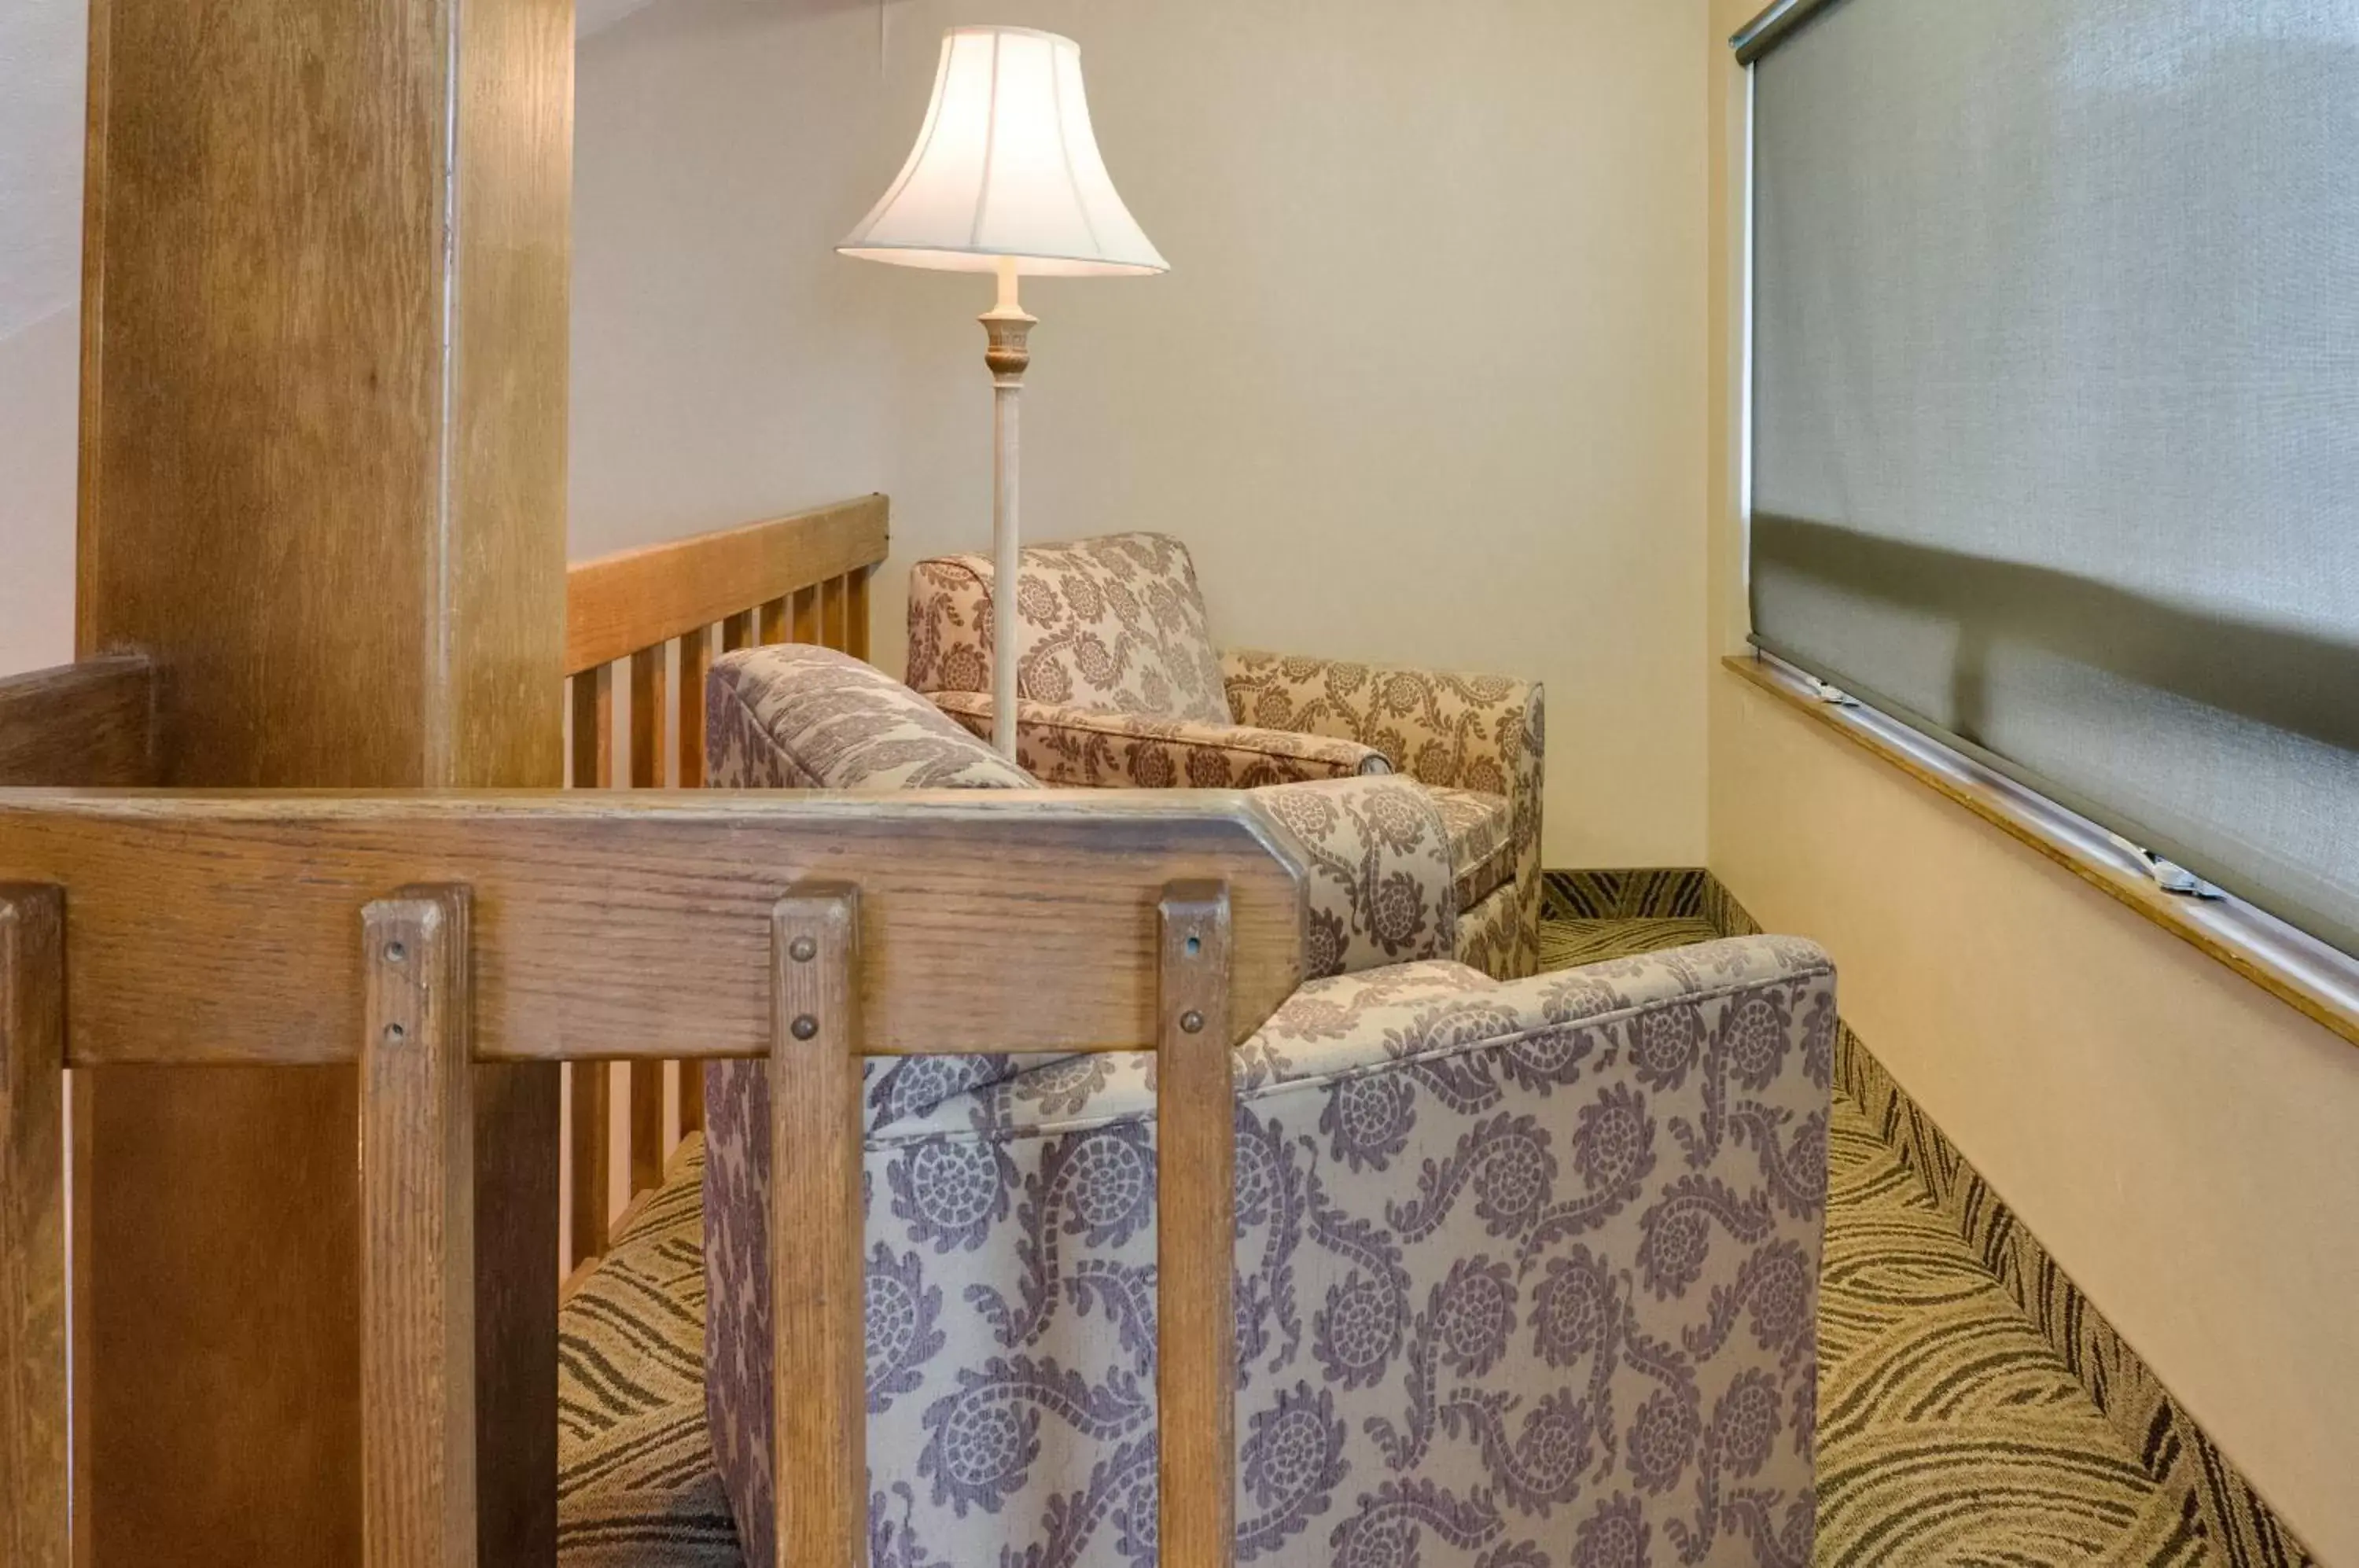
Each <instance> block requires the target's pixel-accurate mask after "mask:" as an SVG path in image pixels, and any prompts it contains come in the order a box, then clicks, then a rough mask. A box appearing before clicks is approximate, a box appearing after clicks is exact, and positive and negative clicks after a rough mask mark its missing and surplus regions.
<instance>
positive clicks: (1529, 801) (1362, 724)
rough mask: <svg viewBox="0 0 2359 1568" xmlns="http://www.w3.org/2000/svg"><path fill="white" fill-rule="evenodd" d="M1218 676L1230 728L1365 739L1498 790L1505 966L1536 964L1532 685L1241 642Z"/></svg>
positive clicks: (1425, 766) (1412, 772)
mask: <svg viewBox="0 0 2359 1568" xmlns="http://www.w3.org/2000/svg"><path fill="white" fill-rule="evenodd" d="M1221 675H1222V680H1223V684H1224V685H1225V686H1226V687H1227V689H1228V694H1229V711H1230V712H1231V713H1234V715H1235V716H1236V719H1237V722H1238V723H1240V724H1259V725H1263V726H1266V727H1267V728H1270V729H1281V730H1295V731H1298V732H1299V733H1301V734H1303V735H1325V736H1329V737H1332V738H1336V739H1342V740H1349V741H1353V742H1356V743H1358V744H1359V745H1362V746H1374V747H1375V748H1376V749H1377V750H1378V751H1381V752H1383V753H1384V754H1385V756H1386V757H1388V758H1390V759H1391V762H1392V766H1393V770H1394V771H1395V772H1397V773H1405V774H1407V775H1408V776H1409V777H1410V778H1412V779H1416V780H1417V781H1418V782H1419V783H1420V784H1430V785H1433V786H1435V787H1437V788H1439V789H1476V790H1481V791H1482V792H1484V793H1485V794H1491V795H1503V796H1505V797H1506V800H1507V811H1508V825H1507V832H1508V835H1509V838H1510V841H1511V842H1512V843H1513V844H1514V846H1515V866H1516V886H1517V889H1518V894H1517V897H1518V898H1519V901H1520V902H1521V903H1522V905H1523V907H1524V915H1523V920H1522V921H1521V926H1520V929H1519V933H1518V936H1517V942H1518V952H1517V957H1516V962H1515V964H1514V966H1513V968H1512V969H1511V970H1510V973H1521V974H1527V973H1529V972H1530V971H1531V969H1532V968H1533V967H1534V966H1535V965H1537V964H1538V960H1539V952H1538V945H1537V943H1538V916H1539V881H1540V795H1541V779H1542V763H1543V761H1544V757H1545V753H1546V750H1547V726H1546V724H1545V723H1544V702H1543V692H1542V691H1541V687H1540V683H1539V682H1538V681H1512V680H1509V679H1507V678H1506V677H1505V676H1499V675H1455V674H1449V673H1445V672H1442V671H1439V670H1412V669H1408V668H1407V667H1405V666H1401V665H1382V664H1355V663H1352V662H1349V661H1346V660H1343V659H1313V658H1306V657H1303V656H1300V655H1295V654H1277V653H1258V652H1254V651H1251V650H1248V649H1233V650H1231V651H1228V652H1224V653H1223V654H1222V655H1221Z"/></svg>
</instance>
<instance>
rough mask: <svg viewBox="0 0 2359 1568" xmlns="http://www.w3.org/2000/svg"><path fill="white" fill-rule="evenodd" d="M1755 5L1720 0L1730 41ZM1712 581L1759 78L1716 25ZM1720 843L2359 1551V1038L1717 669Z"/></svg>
mask: <svg viewBox="0 0 2359 1568" xmlns="http://www.w3.org/2000/svg"><path fill="white" fill-rule="evenodd" d="M1754 8H1755V7H1754V0H1734V3H1730V0H1715V5H1714V15H1713V18H1712V19H1713V22H1714V27H1713V32H1714V34H1715V37H1724V36H1725V35H1726V34H1727V33H1729V32H1731V31H1733V30H1734V28H1735V27H1736V26H1738V25H1739V24H1741V23H1742V22H1743V21H1744V20H1745V17H1746V16H1747V15H1748V14H1749V13H1750V11H1751V10H1753V9H1754ZM1712 59H1713V60H1714V62H1715V63H1714V65H1713V68H1712V69H1713V71H1714V72H1715V76H1714V87H1713V103H1712V124H1713V144H1712V145H1713V147H1714V149H1715V157H1714V192H1715V196H1714V206H1713V224H1712V226H1713V251H1714V258H1713V278H1714V283H1713V301H1712V303H1713V310H1712V317H1713V321H1714V340H1713V345H1712V366H1713V384H1714V385H1713V404H1714V414H1713V430H1714V441H1713V446H1712V469H1713V495H1714V501H1713V507H1712V570H1713V579H1714V587H1713V593H1712V608H1713V629H1712V637H1711V640H1710V642H1709V644H1708V645H1707V647H1706V648H1705V650H1704V651H1705V652H1706V654H1707V655H1708V658H1707V660H1706V662H1707V664H1711V663H1713V662H1716V660H1717V659H1718V656H1719V655H1720V654H1721V653H1722V652H1723V651H1727V650H1729V649H1730V648H1733V647H1734V646H1735V645H1737V644H1739V643H1741V641H1742V638H1743V636H1744V629H1745V626H1744V619H1743V600H1742V597H1741V583H1740V577H1739V572H1740V566H1739V561H1740V549H1741V530H1740V526H1739V523H1738V519H1737V515H1736V509H1735V502H1734V495H1735V490H1734V483H1733V475H1734V471H1735V470H1734V463H1733V461H1731V457H1732V454H1733V452H1734V430H1736V428H1737V427H1736V423H1735V419H1736V407H1735V401H1734V399H1735V397H1736V391H1737V386H1738V382H1737V378H1736V376H1734V370H1735V368H1736V366H1737V365H1740V364H1741V360H1740V359H1739V358H1738V357H1737V354H1736V343H1735V339H1734V333H1733V331H1732V328H1733V325H1734V322H1735V321H1736V320H1737V319H1738V309H1737V307H1738V305H1739V303H1740V301H1739V300H1738V298H1737V295H1736V289H1737V286H1738V278H1739V277H1740V274H1739V273H1738V272H1737V270H1736V269H1735V267H1734V266H1732V265H1731V257H1732V255H1733V249H1732V246H1731V243H1730V242H1731V238H1732V236H1734V235H1736V234H1740V233H1741V232H1742V225H1741V223H1740V222H1739V221H1738V220H1739V218H1740V217H1741V212H1740V209H1738V208H1737V207H1736V205H1735V203H1736V201H1738V200H1739V199H1740V197H1739V188H1738V187H1737V186H1736V184H1735V183H1734V182H1733V181H1731V180H1728V179H1727V173H1728V170H1729V169H1731V168H1736V169H1741V168H1742V163H1741V158H1738V157H1736V156H1735V155H1736V154H1737V153H1739V152H1741V147H1742V131H1743V92H1744V88H1743V77H1742V75H1741V73H1739V72H1738V71H1735V69H1734V66H1733V64H1731V63H1729V62H1728V60H1727V57H1726V56H1725V55H1724V54H1723V53H1722V52H1721V51H1720V50H1719V49H1717V48H1716V47H1715V48H1714V49H1712ZM1710 712H1711V780H1712V790H1711V804H1710V811H1711V851H1710V862H1709V863H1710V865H1711V866H1712V868H1713V869H1714V870H1715V871H1717V872H1718V873H1719V874H1720V876H1721V877H1722V878H1723V880H1724V881H1725V882H1726V883H1727V884H1728V886H1729V887H1730V888H1731V889H1732V890H1733V891H1734V893H1735V895H1736V896H1737V898H1739V899H1740V900H1742V901H1743V902H1744V903H1745V905H1746V906H1747V908H1748V909H1750V910H1751V911H1752V912H1753V914H1754V915H1755V916H1756V917H1757V918H1758V919H1759V920H1762V921H1763V922H1764V923H1765V924H1767V925H1769V926H1771V927H1773V928H1775V929H1777V930H1781V931H1801V932H1806V933H1808V934H1809V935H1810V936H1812V937H1815V938H1817V939H1818V940H1820V941H1821V942H1825V943H1826V944H1827V945H1828V946H1829V947H1830V948H1831V949H1832V952H1833V953H1834V956H1835V960H1836V963H1837V964H1838V966H1839V968H1840V970H1841V972H1842V982H1841V983H1842V986H1843V1011H1844V1013H1845V1015H1846V1016H1847V1017H1848V1018H1850V1019H1851V1021H1852V1022H1853V1024H1854V1026H1855V1027H1856V1028H1857V1029H1858V1030H1859V1032H1860V1035H1861V1037H1862V1038H1863V1039H1864V1040H1866V1041H1867V1042H1868V1044H1869V1045H1870V1047H1871V1048H1872V1049H1873V1050H1874V1051H1875V1053H1876V1055H1877V1056H1878V1058H1879V1059H1881V1060H1882V1061H1883V1062H1885V1063H1886V1065H1887V1066H1888V1067H1889V1068H1890V1069H1891V1071H1892V1073H1893V1075H1894V1076H1895V1077H1896V1078H1897V1079H1898V1080H1899V1082H1900V1083H1901V1084H1902V1085H1903V1086H1904V1087H1905V1088H1907V1089H1908V1092H1909V1094H1912V1095H1913V1096H1915V1098H1916V1099H1917V1100H1918V1102H1919V1104H1920V1105H1923V1106H1924V1107H1925V1109H1926V1110H1927V1112H1929V1113H1930V1115H1931V1116H1932V1117H1933V1119H1934V1120H1935V1121H1936V1122H1938V1123H1940V1126H1941V1127H1942V1128H1943V1130H1945V1131H1946V1132H1948V1133H1949V1134H1950V1136H1951V1138H1954V1139H1955V1140H1956V1142H1957V1144H1958V1146H1959V1147H1960V1149H1962V1150H1963V1151H1964V1153H1965V1154H1966V1156H1967V1158H1968V1159H1970V1160H1973V1162H1974V1164H1975V1166H1976V1167H1977V1168H1978V1169H1980V1170H1981V1171H1982V1172H1983V1173H1984V1175H1985V1176H1986V1177H1988V1178H1989V1180H1990V1181H1991V1182H1992V1184H1993V1185H1994V1186H1995V1188H1996V1189H1997V1191H1998V1192H1999V1193H2000V1195H2001V1196H2002V1197H2004V1198H2005V1199H2006V1201H2007V1202H2008V1203H2010V1204H2012V1205H2013V1206H2014V1207H2015V1209H2016V1210H2017V1213H2018V1214H2020V1215H2021V1216H2022V1218H2023V1220H2024V1222H2025V1223H2026V1224H2027V1225H2029V1227H2030V1228H2031V1230H2032V1231H2033V1232H2034V1233H2035V1234H2036V1235H2038V1236H2039V1237H2040V1239H2041V1240H2042V1241H2044V1242H2045V1243H2047V1245H2048V1247H2049V1249H2050V1250H2051V1251H2052V1252H2053V1253H2054V1255H2055V1257H2056V1258H2057V1261H2058V1262H2059V1263H2060V1265H2062V1267H2063V1268H2064V1269H2065V1270H2066V1271H2067V1272H2068V1273H2070V1274H2071V1276H2072V1277H2073V1279H2075V1280H2076V1281H2078V1282H2079V1284H2080V1285H2081V1286H2082V1288H2083V1289H2084V1290H2087V1291H2088V1293H2089V1295H2090V1298H2091V1300H2092V1301H2094V1302H2095V1303H2096V1305H2097V1307H2098V1308H2099V1309H2100V1310H2101V1311H2102V1312H2104V1313H2105V1315H2106V1316H2107V1317H2108V1318H2109V1319H2110V1320H2111V1321H2112V1322H2113V1323H2114V1325H2115V1326H2116V1327H2117V1328H2119V1329H2120V1330H2121V1331H2122V1333H2123V1334H2125V1335H2126V1336H2127V1338H2128V1339H2129V1342H2130V1343H2131V1345H2133V1346H2135V1347H2136V1349H2137V1350H2138V1352H2139V1353H2140V1354H2141V1355H2142V1356H2145V1357H2146V1358H2147V1361H2148V1363H2149V1364H2150V1365H2151V1366H2152V1367H2154V1369H2155V1370H2156V1372H2157V1373H2158V1375H2159V1376H2160V1377H2161V1378H2162V1379H2163V1381H2164V1383H2165V1384H2166V1385H2167V1386H2168V1387H2169V1388H2170V1389H2171V1391H2172V1392H2173V1393H2175V1394H2176V1395H2178V1396H2179V1398H2180V1399H2181V1400H2182V1401H2183V1402H2184V1403H2185V1404H2186V1406H2187V1407H2188V1409H2189V1410H2190V1412H2191V1413H2192V1414H2193V1415H2194V1416H2195V1417H2196V1419H2197V1420H2199V1421H2201V1422H2202V1423H2203V1424H2204V1425H2205V1427H2206V1428H2207V1429H2208V1430H2209V1431H2210V1432H2212V1435H2213V1437H2214V1438H2216V1439H2217V1440H2218V1441H2219V1443H2221V1445H2222V1447H2223V1449H2225V1451H2226V1452H2227V1453H2228V1454H2229V1455H2230V1456H2231V1457H2232V1458H2233V1459H2234V1460H2235V1461H2236V1462H2237V1463H2238V1464H2239V1465H2242V1466H2243V1467H2244V1468H2245V1471H2246V1472H2247V1474H2248V1475H2249V1476H2250V1477H2251V1478H2252V1479H2253V1481H2254V1482H2255V1483H2256V1486H2258V1487H2259V1488H2260V1490H2261V1491H2262V1493H2263V1494H2264V1495H2265V1496H2266V1497H2268V1498H2269V1499H2270V1500H2271V1501H2272V1502H2273V1503H2274V1504H2276V1505H2277V1508H2279V1510H2280V1511H2281V1512H2282V1513H2283V1515H2284V1516H2285V1518H2286V1519H2287V1521H2288V1523H2289V1524H2291V1525H2292V1526H2293V1527H2294V1528H2295V1530H2298V1531H2299V1532H2300V1533H2301V1534H2303V1535H2304V1536H2305V1537H2306V1539H2307V1540H2308V1541H2309V1542H2310V1545H2311V1546H2312V1547H2313V1548H2314V1549H2316V1550H2317V1551H2318V1552H2320V1553H2321V1555H2322V1556H2323V1557H2324V1558H2325V1559H2326V1560H2327V1561H2330V1562H2337V1563H2343V1562H2359V1489H2354V1486H2353V1484H2352V1471H2353V1464H2354V1458H2359V1399H2353V1397H2352V1392H2353V1390H2354V1389H2359V1314H2354V1312H2353V1311H2352V1303H2353V1302H2354V1301H2359V1136H2354V1128H2359V1050H2354V1048H2353V1047H2352V1046H2351V1045H2349V1044H2347V1043H2346V1042H2344V1041H2343V1040H2340V1039H2338V1038H2336V1037H2335V1036H2333V1035H2332V1034H2330V1033H2329V1032H2328V1031H2327V1030H2325V1029H2321V1028H2320V1027H2319V1026H2318V1025H2316V1024H2313V1023H2310V1021H2309V1020H2307V1019H2305V1018H2302V1017H2301V1016H2300V1015H2299V1014H2297V1013H2295V1012H2294V1011H2293V1010H2292V1009H2291V1008H2289V1007H2285V1006H2283V1005H2282V1004H2280V1003H2277V1002H2276V1001H2274V1000H2272V999H2271V998H2270V997H2268V996H2267V995H2266V994H2264V993H2263V992H2262V991H2260V990H2259V989H2258V988H2257V987H2256V986H2253V985H2249V984H2247V983H2246V982H2245V981H2243V980H2240V979H2238V978H2237V977H2236V976H2235V975H2234V974H2232V973H2231V972H2230V971H2229V970H2227V969H2226V968H2225V967H2224V966H2223V965H2221V964H2217V963H2214V962H2213V961H2212V960H2210V959H2207V958H2205V957H2203V956H2202V955H2201V954H2200V953H2197V952H2196V951H2195V950H2194V949H2192V948H2190V947H2189V946H2187V945H2186V944H2184V943H2182V942H2179V941H2178V940H2176V939H2175V938H2172V937H2170V936H2169V935H2167V934H2165V933H2164V932H2163V931H2160V930H2158V928H2156V927H2154V926H2152V925H2150V924H2148V923H2147V921H2145V920H2141V919H2139V918H2138V917H2137V916H2136V915H2135V914H2133V913H2132V912H2130V911H2129V910H2127V909H2124V908H2123V907H2121V906H2120V905H2118V904H2116V903H2114V901H2113V900H2111V899H2109V898H2105V897H2104V895H2103V894H2101V893H2099V892H2097V891H2096V890H2095V889H2093V888H2091V887H2087V886H2085V885H2083V884H2082V883H2081V882H2079V881H2077V880H2076V879H2074V878H2073V877H2071V875H2070V874H2069V873H2067V872H2065V871H2063V870H2061V869H2060V868H2059V867H2057V866H2053V865H2051V864H2049V862H2048V861H2046V860H2045V859H2043V858H2041V857H2040V856H2039V855H2036V854H2034V853H2033V852H2031V851H2030V850H2028V849H2026V848H2024V847H2023V846H2021V845H2019V844H2016V843H2015V842H2014V841H2013V840H2011V839H2009V838H2007V837H2006V836H2005V835H2004V834H2002V833H1998V832H1997V831H1996V830H1995V829H1992V828H1990V827H1987V826H1985V825H1984V824H1983V823H1982V822H1980V821H1978V820H1977V819H1975V818H1973V817H1972V816H1971V815H1969V814H1968V813H1967V812H1965V811H1962V810H1960V809H1958V808H1956V807H1953V806H1951V804H1949V803H1948V802H1947V801H1946V800H1942V799H1940V797H1938V796H1936V795H1934V794H1933V793H1932V792H1931V791H1930V790H1928V789H1925V788H1923V787H1922V786H1920V785H1919V784H1917V783H1915V782H1913V781H1912V780H1910V779H1908V778H1906V777H1904V776H1903V775H1902V774H1900V773H1899V772H1898V771H1897V769H1894V768H1889V767H1887V766H1886V765H1885V764H1883V763H1881V762H1879V761H1877V760H1875V758H1873V757H1868V756H1867V755H1866V754H1864V753H1863V752H1861V751H1859V750H1858V749H1857V748H1855V747H1854V746H1850V745H1849V744H1848V743H1846V742H1844V741H1843V740H1841V739H1840V738H1838V737H1836V736H1834V735H1831V734H1829V733H1828V732H1826V731H1824V730H1823V729H1821V727H1820V726H1818V725H1815V724H1811V723H1810V721H1809V720H1808V719H1806V718H1804V717H1802V716H1801V715H1799V714H1796V713H1792V712H1790V711H1788V710H1787V709H1786V708H1784V707H1783V706H1782V705H1780V704H1778V703H1777V702H1775V701H1774V700H1772V699H1770V698H1768V697H1767V696H1766V695H1765V694H1764V693H1762V692H1760V691H1756V689H1754V688H1753V687H1751V686H1749V685H1747V684H1745V683H1744V682H1742V681H1738V680H1737V679H1736V678H1734V677H1733V676H1729V675H1726V674H1725V673H1723V672H1719V671H1717V670H1714V671H1712V680H1711V682H1710Z"/></svg>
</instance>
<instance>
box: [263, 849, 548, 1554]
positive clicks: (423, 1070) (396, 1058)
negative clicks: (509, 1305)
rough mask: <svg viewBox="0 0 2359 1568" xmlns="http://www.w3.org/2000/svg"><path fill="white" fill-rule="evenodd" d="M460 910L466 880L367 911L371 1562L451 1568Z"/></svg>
mask: <svg viewBox="0 0 2359 1568" xmlns="http://www.w3.org/2000/svg"><path fill="white" fill-rule="evenodd" d="M467 915H468V906H467V896H466V893H465V891H464V890H463V889H460V888H412V889H408V890H405V891H404V892H402V893H400V894H397V895H396V896H394V897H392V898H384V899H379V900H377V901H376V902H374V903H372V904H370V905H369V906H368V907H367V908H366V909H364V910H363V911H362V916H361V932H362V936H361V969H362V972H363V974H364V976H365V979H364V982H363V985H364V992H365V995H366V997H367V1002H366V1012H365V1015H364V1021H363V1027H362V1031H361V1036H360V1039H359V1040H358V1042H357V1043H358V1045H359V1048H360V1062H361V1072H360V1077H361V1089H360V1162H359V1163H360V1191H361V1238H362V1239H361V1461H362V1464H361V1512H362V1525H361V1545H362V1555H361V1561H362V1563H364V1564H365V1565H366V1568H455V1565H457V1564H462V1563H473V1562H474V1561H475V1560H476V1559H475V1544H476V1541H475V1537H476V1520H475V1240H474V1220H475V1178H474V1105H473V1094H471V1093H470V1090H471V1088H472V1086H473V1064H472V1062H470V1061H469V1040H468V1018H469V1015H470V1011H471V1005H470V1001H469V997H468V994H467V980H468V964H467V953H468V934H467V926H468V919H467ZM241 1457H242V1458H243V1459H244V1460H245V1463H248V1464H254V1463H258V1462H261V1461H262V1459H263V1456H262V1455H244V1456H241ZM549 1484H550V1485H551V1486H553V1485H554V1484H555V1478H554V1476H553V1475H552V1476H551V1477H550V1478H549Z"/></svg>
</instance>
